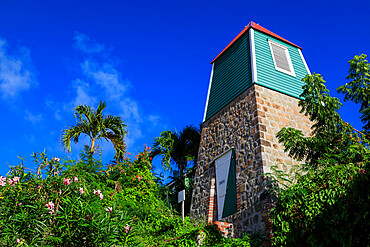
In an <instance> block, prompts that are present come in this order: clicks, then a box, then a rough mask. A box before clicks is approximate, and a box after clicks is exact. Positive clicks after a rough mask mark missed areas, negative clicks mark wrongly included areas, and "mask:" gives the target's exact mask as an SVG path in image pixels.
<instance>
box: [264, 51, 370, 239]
mask: <svg viewBox="0 0 370 247" xmlns="http://www.w3.org/2000/svg"><path fill="white" fill-rule="evenodd" d="M365 58H366V56H365V55H361V56H355V58H354V59H352V60H351V61H350V74H349V76H348V77H347V79H352V81H351V82H350V83H347V84H346V85H344V86H341V87H339V88H338V91H339V92H342V93H344V94H345V100H353V101H354V102H355V103H361V110H360V112H361V113H362V117H361V118H362V120H363V122H364V123H365V124H368V122H367V121H368V120H367V119H370V114H369V113H370V112H369V105H368V99H369V98H368V97H369V96H368V93H367V92H368V87H369V74H368V70H369V64H368V63H367V61H366V60H365ZM303 81H304V82H305V86H304V87H303V94H302V97H303V98H304V99H305V100H301V101H300V102H299V105H300V106H301V107H302V111H301V112H304V113H305V114H306V115H308V116H309V117H310V120H311V121H312V122H313V127H312V135H311V136H309V137H305V136H303V134H302V132H301V131H299V130H296V129H293V128H283V129H282V130H281V131H280V132H279V133H278V135H277V136H278V138H279V141H280V142H282V143H283V144H284V145H285V148H286V151H288V152H289V154H290V155H291V156H292V157H294V158H296V159H298V160H302V161H305V164H304V165H303V166H302V169H298V172H297V173H296V175H293V176H289V175H288V174H285V173H283V172H281V171H278V170H276V169H275V168H273V170H275V172H274V174H275V176H272V182H273V183H274V182H280V183H281V182H282V181H284V182H285V183H286V184H287V185H290V186H285V187H284V186H282V185H278V186H275V187H273V190H274V191H275V193H276V194H277V195H278V197H279V199H278V201H277V203H276V205H275V208H274V209H273V210H272V211H271V213H270V217H271V220H272V223H273V232H274V235H273V240H274V244H275V245H276V246H369V243H370V230H369V229H370V218H369V207H368V205H369V203H370V183H369V172H368V171H369V163H370V161H369V160H370V150H369V138H368V136H367V135H366V134H364V133H362V132H360V131H358V130H355V129H354V128H353V127H352V126H351V125H350V124H348V123H346V122H344V121H343V120H342V119H341V117H340V115H339V113H338V110H339V109H340V107H341V103H340V102H339V100H338V99H337V98H333V97H331V96H330V95H329V91H328V90H327V89H326V87H325V85H324V80H323V79H322V77H321V75H318V74H313V75H307V76H306V77H305V78H304V80H303ZM364 120H366V121H364ZM364 129H365V130H367V131H368V130H369V127H368V126H367V125H365V127H364ZM276 184H278V183H275V185H276Z"/></svg>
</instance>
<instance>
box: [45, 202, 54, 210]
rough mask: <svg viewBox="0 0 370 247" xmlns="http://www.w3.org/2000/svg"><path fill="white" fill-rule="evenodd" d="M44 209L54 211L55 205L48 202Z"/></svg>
mask: <svg viewBox="0 0 370 247" xmlns="http://www.w3.org/2000/svg"><path fill="white" fill-rule="evenodd" d="M46 207H47V208H48V209H49V210H53V211H54V207H55V204H54V203H53V202H48V203H46Z"/></svg>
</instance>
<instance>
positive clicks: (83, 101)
mask: <svg viewBox="0 0 370 247" xmlns="http://www.w3.org/2000/svg"><path fill="white" fill-rule="evenodd" d="M72 88H73V89H74V90H75V92H76V97H75V98H74V100H72V101H71V102H70V103H69V104H68V106H67V107H68V108H69V109H71V110H73V109H74V108H76V106H78V105H90V106H92V105H95V104H96V102H97V100H96V97H95V96H92V95H91V94H90V91H92V90H91V89H90V84H89V83H88V82H86V81H84V80H83V79H76V80H74V81H73V82H72Z"/></svg>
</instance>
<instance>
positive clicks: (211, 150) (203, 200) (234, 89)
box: [190, 22, 311, 237]
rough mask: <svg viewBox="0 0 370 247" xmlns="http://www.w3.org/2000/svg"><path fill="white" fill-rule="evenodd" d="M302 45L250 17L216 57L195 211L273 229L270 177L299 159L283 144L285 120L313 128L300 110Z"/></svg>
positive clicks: (237, 232) (228, 230) (234, 224)
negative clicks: (269, 217)
mask: <svg viewBox="0 0 370 247" xmlns="http://www.w3.org/2000/svg"><path fill="white" fill-rule="evenodd" d="M301 50H302V48H300V47H299V46H297V45H295V44H293V43H291V42H289V41H287V40H286V39H284V38H282V37H280V36H278V35H276V34H274V33H272V32H271V31H269V30H267V29H265V28H263V27H262V26H260V25H258V24H255V23H254V22H250V23H249V24H248V26H246V27H245V28H244V29H243V30H242V31H241V32H240V33H239V34H238V35H237V36H236V37H235V39H234V40H232V41H231V43H230V44H229V45H228V46H227V47H226V48H225V49H224V50H223V51H222V52H221V53H220V54H219V55H218V56H217V57H216V58H215V59H214V60H213V61H212V63H211V64H212V73H211V79H210V83H209V89H208V95H207V103H206V107H205V112H204V119H203V124H202V133H201V135H202V137H201V142H200V147H199V155H198V161H197V167H196V174H195V180H194V189H193V195H192V203H191V209H190V215H191V217H193V218H205V219H206V220H207V221H208V222H213V223H215V224H217V225H218V226H219V228H220V229H221V230H222V231H223V232H224V233H225V234H227V235H229V236H233V237H238V236H241V234H243V233H245V232H249V231H255V230H262V231H263V230H266V229H268V223H267V221H266V217H264V214H265V213H266V212H267V205H268V204H267V203H268V202H269V199H268V196H267V193H265V191H266V188H265V182H266V181H265V180H266V179H265V178H266V177H265V176H263V174H265V173H268V172H270V171H271V166H273V165H278V167H279V166H281V165H280V164H284V165H286V166H281V167H288V169H289V166H292V165H293V164H296V163H297V162H296V161H295V160H293V159H291V158H290V157H288V155H287V154H286V153H284V147H283V146H282V145H280V144H279V143H278V140H277V138H276V133H277V132H278V131H279V130H280V129H281V128H283V127H288V126H290V127H294V128H297V129H301V130H302V131H303V133H304V134H306V135H308V134H309V132H310V126H311V124H310V121H309V119H308V117H306V116H304V115H303V114H300V113H299V110H300V109H299V107H298V101H299V96H300V94H301V92H302V85H303V82H302V81H301V80H302V78H303V77H304V76H305V75H306V74H310V71H309V69H308V66H307V64H306V62H305V60H304V57H303V55H302V52H301Z"/></svg>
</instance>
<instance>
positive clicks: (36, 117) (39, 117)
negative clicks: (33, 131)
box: [24, 111, 44, 124]
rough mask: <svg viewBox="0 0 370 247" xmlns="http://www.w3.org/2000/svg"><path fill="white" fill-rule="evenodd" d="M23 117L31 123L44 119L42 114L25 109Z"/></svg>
mask: <svg viewBox="0 0 370 247" xmlns="http://www.w3.org/2000/svg"><path fill="white" fill-rule="evenodd" d="M24 118H25V119H26V120H28V121H30V122H31V123H33V124H35V123H39V122H41V121H42V120H43V119H44V117H43V115H42V114H32V113H31V112H29V111H25V114H24Z"/></svg>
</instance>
